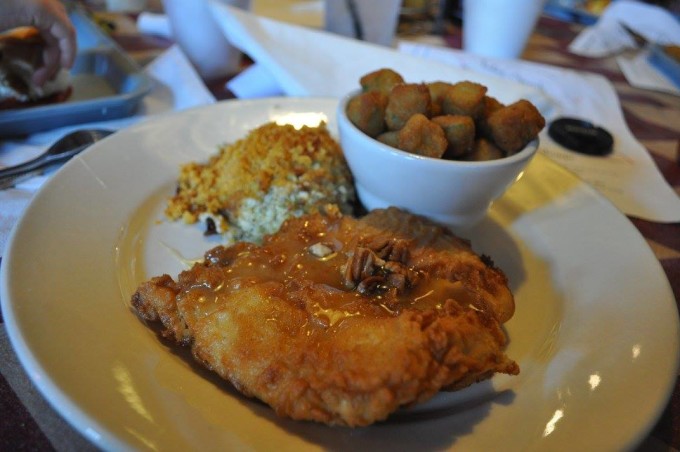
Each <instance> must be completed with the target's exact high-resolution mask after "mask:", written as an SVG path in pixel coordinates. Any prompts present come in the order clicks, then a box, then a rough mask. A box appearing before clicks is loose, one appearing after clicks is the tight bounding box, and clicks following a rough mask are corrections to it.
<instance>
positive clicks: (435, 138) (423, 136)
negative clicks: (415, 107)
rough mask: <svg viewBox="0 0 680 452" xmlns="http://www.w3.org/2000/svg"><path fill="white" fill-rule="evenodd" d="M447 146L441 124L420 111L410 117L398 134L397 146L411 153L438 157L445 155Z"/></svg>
mask: <svg viewBox="0 0 680 452" xmlns="http://www.w3.org/2000/svg"><path fill="white" fill-rule="evenodd" d="M447 146H448V143H447V141H446V135H445V134H444V130H443V129H442V128H441V126H439V125H438V124H436V123H435V122H433V121H431V120H429V119H427V116H425V115H422V114H420V113H417V114H415V115H413V116H411V117H410V118H408V121H406V124H405V125H404V127H402V128H401V130H399V133H398V134H397V147H398V148H399V149H401V150H402V151H406V152H410V153H411V154H418V155H424V156H426V157H433V158H436V159H438V158H441V156H442V155H444V152H445V151H446V147H447Z"/></svg>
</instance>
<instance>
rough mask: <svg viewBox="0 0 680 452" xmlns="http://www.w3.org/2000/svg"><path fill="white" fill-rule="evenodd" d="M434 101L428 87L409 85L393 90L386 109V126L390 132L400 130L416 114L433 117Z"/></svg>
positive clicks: (417, 84)
mask: <svg viewBox="0 0 680 452" xmlns="http://www.w3.org/2000/svg"><path fill="white" fill-rule="evenodd" d="M431 110H432V101H431V99H430V90H429V89H428V88H427V85H424V84H421V83H408V84H403V85H397V86H395V87H394V88H392V91H390V94H389V96H388V99H387V107H386V108H385V124H387V128H388V129H389V130H399V129H401V128H402V127H404V125H405V124H406V122H407V121H408V120H409V118H410V117H411V116H413V115H415V114H422V115H425V116H427V117H428V118H429V117H430V116H431Z"/></svg>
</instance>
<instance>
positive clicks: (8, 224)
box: [0, 46, 215, 256]
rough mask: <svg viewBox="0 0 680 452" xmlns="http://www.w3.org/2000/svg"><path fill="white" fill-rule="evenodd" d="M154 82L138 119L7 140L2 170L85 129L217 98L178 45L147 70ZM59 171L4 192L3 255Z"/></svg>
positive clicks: (0, 197)
mask: <svg viewBox="0 0 680 452" xmlns="http://www.w3.org/2000/svg"><path fill="white" fill-rule="evenodd" d="M144 70H145V72H146V73H147V74H148V75H150V76H151V77H152V78H153V80H154V86H153V88H152V91H151V92H150V93H149V94H148V95H147V96H146V97H144V99H143V100H142V102H141V104H140V106H139V109H138V111H137V112H136V113H135V115H134V116H131V117H128V118H121V119H116V120H111V121H102V122H97V123H90V124H77V125H71V126H68V127H62V128H59V129H55V130H50V131H47V132H40V133H36V134H34V135H31V136H29V137H28V138H25V139H21V140H6V141H3V142H2V143H1V144H0V167H4V166H11V165H16V164H18V163H21V162H23V161H26V160H30V159H31V158H33V157H35V156H37V155H39V154H40V153H42V152H43V151H44V150H45V149H46V148H47V147H48V146H49V145H50V144H52V143H53V142H54V141H55V140H57V139H58V138H59V137H61V136H63V135H65V134H66V133H68V132H70V131H72V130H77V129H83V128H89V127H100V128H104V129H111V130H118V129H120V128H122V127H125V126H127V125H130V124H134V123H136V122H140V121H143V120H146V119H148V118H149V117H151V116H153V115H155V114H159V113H164V112H169V111H173V110H183V109H186V108H190V107H194V106H198V105H206V104H211V103H214V102H215V98H214V97H213V95H212V94H211V93H210V91H208V89H207V88H206V87H205V85H204V84H203V82H202V81H201V79H200V77H199V76H198V74H196V71H195V70H194V68H193V67H192V66H191V64H190V63H189V60H188V59H187V57H186V56H185V55H184V53H183V52H182V51H181V50H180V49H179V47H177V46H172V47H170V48H169V49H168V50H166V51H165V52H164V53H163V54H161V55H160V56H158V57H157V58H156V59H155V60H154V61H152V62H151V63H149V65H148V66H147V67H146V68H145V69H144ZM54 171H55V168H52V169H51V170H50V171H49V172H48V173H46V174H43V175H41V176H37V177H33V178H31V179H28V180H26V181H24V182H21V183H20V184H19V185H18V186H17V187H15V188H10V189H6V190H0V206H1V207H0V256H2V253H3V251H4V248H5V242H6V241H7V237H8V236H9V233H10V231H11V229H12V227H13V226H14V224H15V223H16V221H17V219H18V218H19V217H20V216H21V214H22V212H23V211H24V209H25V208H26V206H27V205H28V203H29V202H30V200H31V199H32V197H33V195H34V194H35V192H36V191H37V190H38V189H39V188H40V187H41V186H42V184H43V182H45V180H47V179H48V178H49V177H50V176H51V174H52V173H54Z"/></svg>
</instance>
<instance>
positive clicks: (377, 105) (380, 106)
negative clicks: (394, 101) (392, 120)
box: [347, 91, 387, 137]
mask: <svg viewBox="0 0 680 452" xmlns="http://www.w3.org/2000/svg"><path fill="white" fill-rule="evenodd" d="M386 107H387V95H386V94H384V93H382V92H380V91H369V92H366V93H361V94H358V95H356V96H354V97H352V99H350V100H349V102H347V117H348V118H349V120H350V121H352V123H353V124H354V125H355V126H357V127H358V128H359V130H361V131H362V132H364V133H365V134H366V135H368V136H369V137H377V136H378V135H380V134H381V133H383V132H384V131H385V129H386V126H385V108H386Z"/></svg>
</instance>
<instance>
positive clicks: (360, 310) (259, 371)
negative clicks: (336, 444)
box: [132, 208, 519, 426]
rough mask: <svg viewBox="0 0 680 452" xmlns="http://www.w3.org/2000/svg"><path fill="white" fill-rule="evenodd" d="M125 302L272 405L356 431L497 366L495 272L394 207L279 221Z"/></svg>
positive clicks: (499, 300) (505, 299) (504, 306)
mask: <svg viewBox="0 0 680 452" xmlns="http://www.w3.org/2000/svg"><path fill="white" fill-rule="evenodd" d="M132 307H133V309H134V311H136V313H137V314H138V315H139V316H140V317H141V318H142V319H145V320H147V321H151V322H161V323H162V328H163V335H164V336H166V337H167V338H170V339H171V340H173V341H176V342H177V343H178V344H182V345H187V346H190V347H191V350H192V352H193V355H194V357H195V358H196V359H197V360H198V361H200V362H201V363H203V364H204V365H205V366H206V367H208V368H209V369H211V370H213V371H215V372H217V373H218V374H219V375H220V376H221V377H222V378H224V379H226V380H228V381H229V382H231V383H232V384H233V385H234V386H235V387H236V388H237V389H238V390H239V391H241V392H242V393H243V394H245V395H247V396H252V397H257V398H259V399H260V400H262V401H264V402H265V403H267V404H269V405H270V406H271V407H272V408H273V409H274V410H275V411H276V413H277V414H279V415H281V416H286V417H290V418H293V419H304V420H312V421H318V422H323V423H326V424H330V425H346V426H365V425H369V424H371V423H373V422H376V421H380V420H383V419H385V418H387V417H388V415H389V414H390V413H392V412H394V411H395V410H397V409H398V408H400V407H402V406H408V405H412V404H414V403H417V402H422V401H425V400H427V399H429V398H430V397H432V396H433V395H435V394H436V393H437V392H438V391H440V390H442V389H445V390H453V389H459V388H462V387H465V386H467V385H469V384H471V383H474V382H477V381H480V380H483V379H486V378H489V377H490V376H492V375H493V374H494V373H496V372H502V373H507V374H517V373H518V372H519V367H518V366H517V364H516V363H515V362H514V361H512V360H511V359H509V358H508V357H507V356H506V355H505V354H504V352H503V349H504V346H505V344H506V340H507V339H506V336H505V334H504V332H503V330H502V329H501V325H502V323H503V322H505V321H507V320H508V319H509V318H510V317H511V316H512V314H513V312H514V300H513V296H512V294H511V292H510V290H509V289H508V287H507V279H506V277H505V275H504V274H503V273H502V272H501V271H500V270H499V269H498V268H496V267H494V265H493V263H492V262H491V260H490V259H487V258H480V257H479V256H477V255H476V254H475V253H474V252H473V251H472V250H471V248H470V244H469V243H468V242H467V241H465V240H462V239H460V238H457V237H456V236H454V235H453V234H451V233H450V232H449V231H448V230H446V229H445V228H442V227H440V226H438V225H435V224H433V223H431V222H429V221H427V220H425V219H423V218H420V217H417V216H414V215H411V214H408V213H406V212H404V211H401V210H399V209H396V208H389V209H386V210H376V211H373V212H371V213H369V214H368V215H366V216H365V217H363V218H361V219H356V218H353V217H349V216H341V215H340V214H337V213H326V214H323V213H320V214H314V215H309V216H305V217H301V218H295V219H290V220H288V221H286V222H285V223H284V225H283V226H282V228H281V230H280V231H279V232H278V233H276V234H273V235H270V236H268V237H267V238H265V240H264V243H263V244H262V246H256V245H253V244H249V243H245V242H241V243H237V244H235V245H233V246H231V247H217V248H214V249H212V250H210V251H208V252H207V253H206V255H205V260H204V261H203V262H202V263H198V264H195V265H194V266H193V267H192V268H191V269H189V270H187V271H184V272H182V273H181V274H180V275H179V277H178V280H177V281H174V280H173V279H172V278H171V277H170V276H168V275H163V276H159V277H156V278H153V279H151V280H150V281H148V282H145V283H143V284H141V285H140V287H139V288H138V290H137V292H136V293H135V294H134V295H133V297H132Z"/></svg>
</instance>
